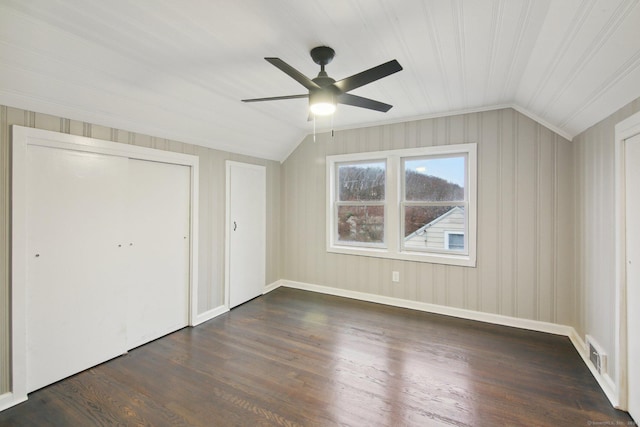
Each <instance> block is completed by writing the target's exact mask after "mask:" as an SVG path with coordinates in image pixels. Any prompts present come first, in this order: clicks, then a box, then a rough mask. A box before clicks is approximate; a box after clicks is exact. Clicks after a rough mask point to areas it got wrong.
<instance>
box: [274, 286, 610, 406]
mask: <svg viewBox="0 0 640 427" xmlns="http://www.w3.org/2000/svg"><path fill="white" fill-rule="evenodd" d="M279 282H280V283H281V285H280V286H283V287H287V288H292V289H300V290H305V291H311V292H317V293H322V294H327V295H334V296H339V297H345V298H351V299H357V300H360V301H367V302H373V303H377V304H385V305H390V306H394V307H401V308H409V309H412V310H418V311H424V312H427V313H434V314H442V315H445V316H451V317H457V318H460V319H466V320H475V321H479V322H485V323H491V324H494V325H502V326H510V327H513V328H520V329H528V330H531V331H537V332H545V333H549V334H554V335H562V336H566V337H568V338H569V340H570V341H571V344H573V347H574V348H575V349H576V351H577V352H578V354H579V355H580V357H581V358H582V361H583V362H584V363H585V365H587V368H589V371H590V372H591V374H592V375H593V377H594V378H595V379H596V381H597V382H598V385H599V386H600V388H601V389H602V391H603V392H604V394H605V395H606V396H607V399H609V402H610V403H611V405H612V406H613V407H615V408H619V399H618V393H617V388H616V385H615V382H614V381H613V379H612V378H611V377H610V376H609V375H608V374H604V375H602V374H600V373H599V372H598V371H597V370H596V367H595V366H594V365H593V363H591V360H589V354H588V352H587V349H586V345H585V342H584V340H583V339H582V338H581V337H580V335H579V334H578V332H577V331H576V329H575V328H574V327H573V326H568V325H560V324H557V323H550V322H542V321H540V320H531V319H521V318H517V317H511V316H504V315H501V314H493V313H483V312H481V311H474V310H467V309H464V308H456V307H448V306H444V305H438V304H431V303H426V302H419V301H411V300H406V299H401V298H394V297H387V296H383V295H376V294H369V293H365V292H358V291H350V290H346V289H339V288H332V287H329V286H321V285H314V284H311V283H304V282H296V281H293V280H280V281H279ZM275 283H277V282H274V284H275ZM274 289H275V288H274ZM272 290H273V289H272Z"/></svg>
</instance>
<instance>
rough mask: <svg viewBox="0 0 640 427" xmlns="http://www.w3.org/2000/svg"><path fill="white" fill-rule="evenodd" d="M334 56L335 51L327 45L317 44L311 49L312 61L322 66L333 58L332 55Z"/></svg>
mask: <svg viewBox="0 0 640 427" xmlns="http://www.w3.org/2000/svg"><path fill="white" fill-rule="evenodd" d="M334 56H336V51H335V50H333V49H331V48H330V47H329V46H318V47H314V48H313V49H311V59H313V62H315V63H316V64H318V65H320V66H321V67H323V71H324V66H325V65H327V64H328V63H330V62H331V61H332V60H333V57H334Z"/></svg>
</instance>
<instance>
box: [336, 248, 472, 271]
mask: <svg viewBox="0 0 640 427" xmlns="http://www.w3.org/2000/svg"><path fill="white" fill-rule="evenodd" d="M327 252H329V253H335V254H343V255H355V256H367V257H374V258H385V259H395V260H400V261H413V262H426V263H431V264H444V265H454V266H458V267H473V268H475V267H476V260H475V257H471V256H470V255H455V254H441V253H417V252H392V251H389V250H388V249H379V248H364V247H353V246H338V245H332V246H328V247H327Z"/></svg>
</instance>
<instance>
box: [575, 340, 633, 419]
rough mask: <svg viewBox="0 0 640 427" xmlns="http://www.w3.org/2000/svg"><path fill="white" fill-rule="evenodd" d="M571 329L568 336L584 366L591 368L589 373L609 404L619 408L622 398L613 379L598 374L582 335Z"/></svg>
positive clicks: (607, 375) (606, 375)
mask: <svg viewBox="0 0 640 427" xmlns="http://www.w3.org/2000/svg"><path fill="white" fill-rule="evenodd" d="M571 329H572V330H571V333H570V334H569V335H568V337H569V339H570V340H571V343H572V344H573V346H574V347H575V348H576V351H577V352H578V354H579V355H580V357H581V358H582V361H583V362H584V364H585V365H587V368H589V371H591V375H593V377H594V378H595V379H596V381H597V382H598V385H599V386H600V388H601V389H602V391H603V392H604V394H605V395H606V396H607V399H609V402H611V405H613V407H614V408H619V407H620V398H619V396H618V393H617V391H616V390H617V389H616V385H615V383H614V381H613V379H612V378H611V377H610V376H609V374H607V373H604V374H601V373H600V372H598V370H597V369H596V367H595V366H594V365H593V363H592V362H591V360H590V359H589V352H588V350H587V345H586V344H585V342H584V340H583V339H582V338H581V337H580V335H578V332H577V331H576V330H575V329H574V328H571Z"/></svg>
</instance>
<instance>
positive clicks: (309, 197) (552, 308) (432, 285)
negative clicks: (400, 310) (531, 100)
mask: <svg viewBox="0 0 640 427" xmlns="http://www.w3.org/2000/svg"><path fill="white" fill-rule="evenodd" d="M466 142H476V143H478V240H477V243H478V262H477V268H467V267H455V266H444V265H436V264H428V263H419V262H407V261H396V260H386V259H380V258H372V257H362V256H353V255H341V254H334V253H327V252H326V247H325V223H326V221H325V219H326V209H325V203H326V200H325V198H326V179H325V175H326V171H325V156H327V155H332V154H343V153H354V152H364V151H376V150H390V149H400V148H411V147H420V146H429V145H442V144H458V143H466ZM572 164H573V162H572V147H571V143H570V142H569V141H567V140H566V139H564V138H563V137H561V136H559V135H557V134H555V133H554V132H552V131H550V130H549V129H547V128H545V127H544V126H542V125H540V124H539V123H537V122H535V121H533V120H531V119H529V118H528V117H526V116H524V115H522V114H520V113H518V112H516V111H514V110H513V109H510V108H509V109H502V110H495V111H488V112H481V113H472V114H464V115H457V116H449V117H443V118H436V119H426V120H419V121H411V122H405V123H399V124H391V125H384V126H375V127H368V128H362V129H355V130H345V131H337V132H336V133H335V136H334V138H333V139H332V138H331V137H330V135H329V134H322V135H318V137H317V142H315V143H314V142H313V139H312V137H307V138H306V139H305V140H304V141H303V143H302V144H301V145H300V146H299V147H298V148H297V149H296V150H295V151H294V152H293V153H292V154H291V155H290V157H289V158H288V159H287V160H286V161H285V162H284V163H283V167H282V182H283V194H282V209H281V211H282V215H283V222H282V233H283V249H284V257H283V262H284V276H283V277H285V278H286V279H289V280H293V281H299V282H305V283H310V284H315V285H322V286H329V287H334V288H340V289H346V290H352V291H358V292H366V293H371V294H377V295H383V296H390V297H396V298H403V299H407V300H413V301H419V302H426V303H434V304H440V305H445V306H451V307H457V308H465V309H470V310H476V311H481V312H488V313H497V314H502V315H507V316H515V317H519V318H525V319H534V320H541V321H546V322H554V323H559V324H565V325H574V324H575V314H576V310H575V297H574V296H575V289H574V287H575V284H574V271H573V266H574V261H573V237H574V227H573V225H572V224H573V218H574V213H575V212H574V201H573V178H574V174H573V169H572ZM392 271H399V272H400V283H392V281H391V272H392Z"/></svg>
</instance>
